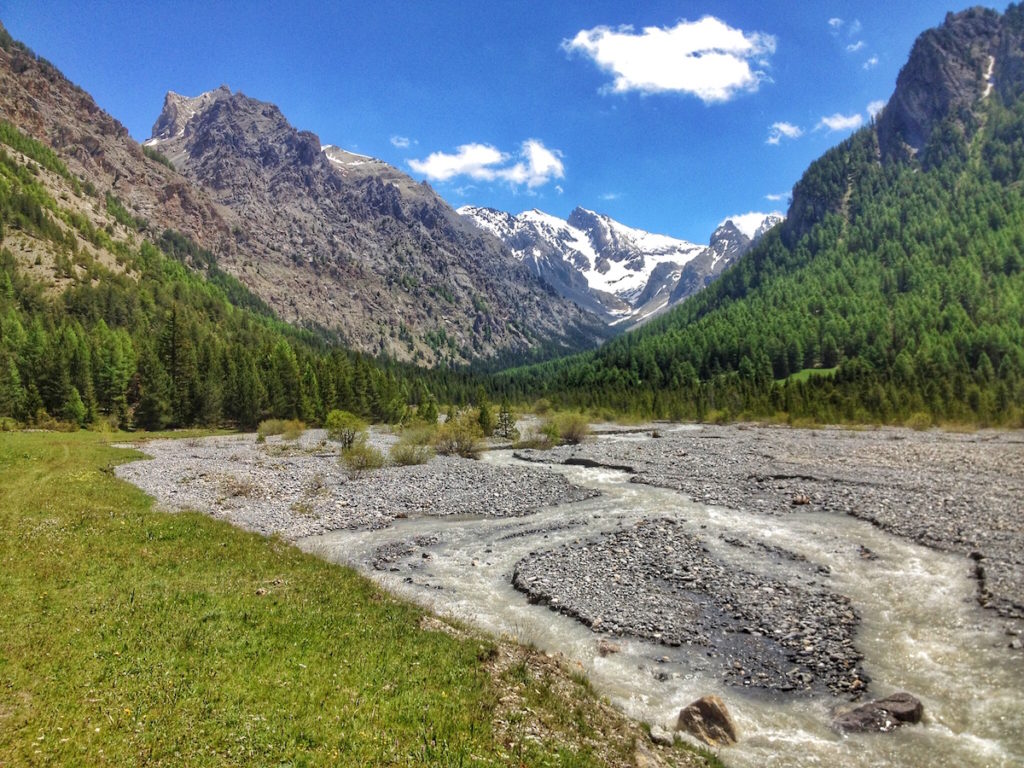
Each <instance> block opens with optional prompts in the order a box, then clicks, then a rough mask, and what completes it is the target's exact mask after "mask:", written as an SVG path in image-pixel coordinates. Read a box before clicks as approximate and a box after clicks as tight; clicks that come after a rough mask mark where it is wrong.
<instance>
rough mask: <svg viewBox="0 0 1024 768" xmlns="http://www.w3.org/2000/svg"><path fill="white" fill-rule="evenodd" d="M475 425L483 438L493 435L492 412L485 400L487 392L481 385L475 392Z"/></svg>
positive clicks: (489, 404)
mask: <svg viewBox="0 0 1024 768" xmlns="http://www.w3.org/2000/svg"><path fill="white" fill-rule="evenodd" d="M476 407H477V423H478V424H479V425H480V430H481V431H482V432H483V433H484V436H485V437H490V436H491V435H493V434H494V412H493V411H492V410H491V403H490V401H489V400H488V399H487V392H486V390H485V389H484V388H483V386H482V385H481V386H480V387H478V388H477V391H476Z"/></svg>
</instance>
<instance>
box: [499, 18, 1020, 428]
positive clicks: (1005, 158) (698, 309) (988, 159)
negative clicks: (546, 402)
mask: <svg viewBox="0 0 1024 768" xmlns="http://www.w3.org/2000/svg"><path fill="white" fill-rule="evenodd" d="M1021 136H1024V9H1022V5H1020V4H1017V5H1012V6H1010V8H1009V9H1008V10H1007V11H1006V13H1005V14H999V13H997V12H995V11H991V10H983V9H973V10H969V11H965V12H963V13H959V14H951V15H949V16H947V18H946V20H945V22H944V23H943V24H942V25H941V26H940V27H939V28H937V29H934V30H930V31H928V32H925V33H924V34H923V35H921V36H920V38H919V39H918V40H917V42H916V43H915V45H914V47H913V50H912V52H911V54H910V57H909V59H908V61H907V63H906V65H905V66H904V67H903V69H902V70H901V72H900V75H899V78H898V80H897V83H896V88H895V91H894V93H893V95H892V97H891V99H890V100H889V102H888V104H887V106H886V107H885V108H884V109H883V111H882V113H881V115H880V116H879V117H878V119H877V121H875V122H874V123H872V124H871V125H868V126H865V127H864V128H862V129H861V130H859V131H858V132H856V133H855V134H853V135H852V136H851V137H850V138H848V139H847V140H845V141H843V142H842V143H841V144H839V145H838V146H836V147H834V148H833V149H831V150H829V151H828V152H826V153H825V154H824V155H823V156H822V157H820V158H819V159H818V160H816V161H814V162H813V163H812V164H811V165H810V167H809V168H808V169H807V171H806V172H805V173H804V175H803V177H802V178H801V179H800V181H799V182H798V183H797V185H796V186H795V188H794V190H793V201H792V204H791V205H790V208H789V211H788V212H787V217H786V221H785V222H784V223H783V224H781V225H780V226H777V227H775V228H774V229H772V230H771V231H770V232H768V233H767V234H765V235H764V236H763V237H762V238H761V240H760V242H759V243H758V244H757V245H755V246H754V247H753V248H751V249H750V250H749V251H748V252H747V253H746V254H745V255H743V256H742V257H741V258H740V259H739V260H738V261H737V262H736V263H735V264H734V265H733V266H732V268H730V269H729V270H727V271H726V272H725V273H724V274H723V275H722V276H721V277H720V278H719V279H718V280H717V281H715V282H713V283H712V284H711V285H710V286H708V287H707V288H706V289H705V290H703V291H701V292H700V293H698V294H697V295H695V296H693V297H692V298H691V299H689V300H688V301H686V302H683V303H682V304H681V305H679V306H678V307H676V308H675V309H674V310H672V311H670V312H668V313H666V314H664V315H661V316H660V317H658V318H655V319H653V320H652V321H651V322H649V323H647V324H645V325H644V326H643V327H641V328H639V329H637V330H636V331H633V332H630V333H628V334H625V335H623V336H621V337H618V338H616V339H613V340H612V341H610V342H608V343H607V344H606V345H604V346H603V347H602V348H601V349H600V350H598V351H596V352H593V353H589V354H584V355H580V356H576V357H573V358H569V359H566V360H561V361H555V362H552V363H548V364H545V365H543V366H537V367H532V368H529V369H525V370H523V371H515V372H510V373H508V374H506V375H505V376H503V377H502V379H501V382H502V386H503V387H505V388H506V390H507V391H508V392H510V393H514V394H516V395H518V396H520V397H524V398H533V397H539V396H544V397H547V398H549V399H551V400H552V401H553V402H555V403H558V404H561V405H565V406H573V407H577V406H583V407H599V408H611V409H617V410H631V411H634V412H638V413H642V414H644V415H659V416H671V417H676V418H721V417H724V418H730V417H732V418H735V417H739V416H767V417H772V418H779V417H780V416H781V417H785V416H788V417H790V418H809V419H812V420H814V421H818V422H832V423H834V422H838V421H856V422H864V421H876V422H877V421H882V422H903V421H907V422H909V423H913V424H915V425H927V424H929V423H934V422H938V421H946V420H952V421H957V422H970V423H975V424H979V423H980V424H1009V425H1015V426H1022V425H1024V302H1022V297H1024V142H1022V141H1021ZM733 237H735V233H733ZM728 239H729V238H728V237H726V238H724V239H723V242H725V241H726V240H728ZM691 263H695V262H691ZM688 266H689V265H688Z"/></svg>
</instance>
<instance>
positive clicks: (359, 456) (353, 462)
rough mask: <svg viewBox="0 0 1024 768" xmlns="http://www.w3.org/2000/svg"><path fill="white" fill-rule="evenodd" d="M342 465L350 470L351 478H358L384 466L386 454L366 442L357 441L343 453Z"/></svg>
mask: <svg viewBox="0 0 1024 768" xmlns="http://www.w3.org/2000/svg"><path fill="white" fill-rule="evenodd" d="M341 463H342V464H344V465H345V467H346V468H347V469H348V473H349V476H350V477H356V476H358V475H360V474H362V473H363V472H366V471H367V470H371V469H380V468H381V467H383V466H384V454H383V453H381V452H380V450H379V449H377V448H374V447H373V446H372V445H370V444H369V443H367V442H366V441H365V440H357V441H356V442H355V443H353V444H352V445H351V446H349V447H348V448H345V449H343V450H342V452H341Z"/></svg>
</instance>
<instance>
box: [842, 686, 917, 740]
mask: <svg viewBox="0 0 1024 768" xmlns="http://www.w3.org/2000/svg"><path fill="white" fill-rule="evenodd" d="M923 714H924V706H922V704H921V701H920V700H919V699H917V698H916V697H914V696H911V695H910V694H909V693H904V692H901V693H894V694H892V695H891V696H886V697H885V698H884V699H876V700H875V701H871V702H868V703H867V704H864V705H863V706H860V707H857V708H856V709H853V710H850V711H849V712H846V713H844V714H842V715H839V717H837V718H836V719H835V720H834V721H833V722H832V727H833V728H835V729H836V730H837V731H841V732H842V733H869V732H877V733H885V732H887V731H891V730H893V729H895V728H899V727H900V726H901V725H905V724H906V723H919V722H921V716H922V715H923Z"/></svg>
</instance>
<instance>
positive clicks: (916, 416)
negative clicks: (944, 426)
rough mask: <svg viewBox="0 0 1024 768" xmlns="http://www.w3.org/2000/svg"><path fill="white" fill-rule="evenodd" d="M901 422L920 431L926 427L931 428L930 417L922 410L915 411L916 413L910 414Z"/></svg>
mask: <svg viewBox="0 0 1024 768" xmlns="http://www.w3.org/2000/svg"><path fill="white" fill-rule="evenodd" d="M903 424H904V426H907V427H910V428H911V429H916V430H917V431H918V432H921V431H923V430H926V429H931V427H932V417H931V416H929V415H928V414H927V413H924V412H923V411H917V412H916V413H912V414H910V418H908V419H907V420H906V421H905V422H903Z"/></svg>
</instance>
